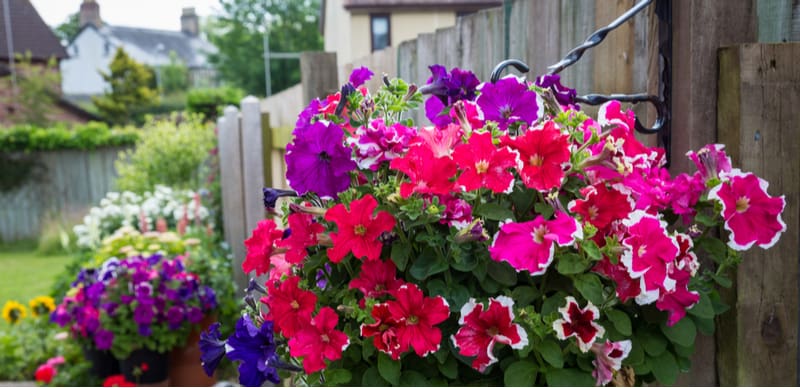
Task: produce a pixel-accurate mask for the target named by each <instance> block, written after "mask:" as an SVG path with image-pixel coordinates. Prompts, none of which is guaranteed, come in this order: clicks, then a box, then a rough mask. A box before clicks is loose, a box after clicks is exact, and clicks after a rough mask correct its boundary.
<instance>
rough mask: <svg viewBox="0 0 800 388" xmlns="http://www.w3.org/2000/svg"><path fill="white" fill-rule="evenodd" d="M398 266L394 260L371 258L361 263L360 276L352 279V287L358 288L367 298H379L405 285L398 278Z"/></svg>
mask: <svg viewBox="0 0 800 388" xmlns="http://www.w3.org/2000/svg"><path fill="white" fill-rule="evenodd" d="M396 271H397V267H395V265H394V262H393V261H392V260H386V261H384V260H370V261H365V262H364V263H363V264H362V265H361V272H360V273H359V275H358V277H357V278H355V279H353V280H351V281H350V288H351V289H353V288H356V289H358V290H359V291H361V293H363V294H364V297H365V298H379V297H381V296H383V295H386V294H389V293H391V292H392V291H396V290H397V289H398V288H400V286H401V285H403V281H402V280H400V279H398V278H397V274H396Z"/></svg>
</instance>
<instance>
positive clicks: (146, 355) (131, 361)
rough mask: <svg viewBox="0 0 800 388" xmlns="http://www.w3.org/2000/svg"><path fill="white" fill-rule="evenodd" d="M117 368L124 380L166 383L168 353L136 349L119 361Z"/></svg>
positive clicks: (143, 382) (141, 382)
mask: <svg viewBox="0 0 800 388" xmlns="http://www.w3.org/2000/svg"><path fill="white" fill-rule="evenodd" d="M119 369H120V371H121V372H122V374H123V375H124V376H125V380H128V381H132V382H135V383H137V384H138V385H141V384H159V385H161V384H163V385H165V386H166V385H167V384H166V383H167V382H168V380H167V377H168V376H169V353H157V352H155V351H152V350H149V349H137V350H134V351H133V352H131V354H130V355H129V356H128V358H125V359H123V360H120V361H119Z"/></svg>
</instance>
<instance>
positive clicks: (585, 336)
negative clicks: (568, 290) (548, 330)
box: [553, 296, 606, 353]
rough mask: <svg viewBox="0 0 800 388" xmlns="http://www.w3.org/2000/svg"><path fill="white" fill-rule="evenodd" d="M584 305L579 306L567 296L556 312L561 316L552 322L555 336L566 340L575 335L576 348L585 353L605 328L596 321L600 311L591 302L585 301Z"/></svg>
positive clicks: (603, 332) (573, 299)
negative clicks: (565, 301)
mask: <svg viewBox="0 0 800 388" xmlns="http://www.w3.org/2000/svg"><path fill="white" fill-rule="evenodd" d="M586 303H587V304H586V307H584V308H581V307H580V306H579V305H578V301H576V300H575V298H573V297H571V296H568V297H567V304H566V305H565V306H564V307H560V308H559V309H558V312H559V313H561V318H560V319H557V320H555V321H554V322H553V330H555V332H556V337H558V339H560V340H566V339H567V338H569V337H575V339H577V340H578V348H580V349H581V351H582V352H584V353H586V352H588V351H589V349H590V348H591V347H592V344H594V342H595V341H596V340H597V339H598V338H600V337H602V336H603V334H605V332H606V330H605V329H604V328H603V326H600V325H599V324H598V323H597V322H596V321H597V319H598V318H600V311H599V310H597V307H595V305H593V304H592V302H586Z"/></svg>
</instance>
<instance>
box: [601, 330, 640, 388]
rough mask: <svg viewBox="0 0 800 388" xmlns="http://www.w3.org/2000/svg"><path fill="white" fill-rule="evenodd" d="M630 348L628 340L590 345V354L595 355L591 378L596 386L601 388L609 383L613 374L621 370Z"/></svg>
mask: <svg viewBox="0 0 800 388" xmlns="http://www.w3.org/2000/svg"><path fill="white" fill-rule="evenodd" d="M631 347H632V344H631V341H630V340H624V341H618V342H611V341H608V340H606V342H605V343H603V344H598V343H595V344H594V345H592V352H593V353H594V354H595V359H594V361H592V365H594V370H593V371H592V377H594V378H595V380H596V381H597V386H599V387H602V386H604V385H606V384H608V383H610V382H611V380H612V379H613V378H614V372H616V371H618V370H619V369H620V368H622V361H623V360H624V359H626V358H628V354H630V352H631Z"/></svg>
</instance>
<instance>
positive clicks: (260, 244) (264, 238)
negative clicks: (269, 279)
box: [242, 220, 283, 276]
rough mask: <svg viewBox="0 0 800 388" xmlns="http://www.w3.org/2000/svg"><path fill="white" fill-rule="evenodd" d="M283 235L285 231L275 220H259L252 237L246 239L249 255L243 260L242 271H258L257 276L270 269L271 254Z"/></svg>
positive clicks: (245, 243)
mask: <svg viewBox="0 0 800 388" xmlns="http://www.w3.org/2000/svg"><path fill="white" fill-rule="evenodd" d="M282 235H283V231H282V230H280V229H278V225H277V224H275V221H273V220H262V221H259V223H258V226H256V228H255V229H253V234H252V235H250V238H248V239H247V240H244V245H245V246H246V247H247V256H246V257H245V259H244V261H243V262H242V271H244V273H250V271H256V276H260V275H261V274H264V273H266V272H268V271H269V265H270V256H272V254H273V250H274V248H275V242H276V241H278V240H279V239H280V238H281V236H282Z"/></svg>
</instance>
